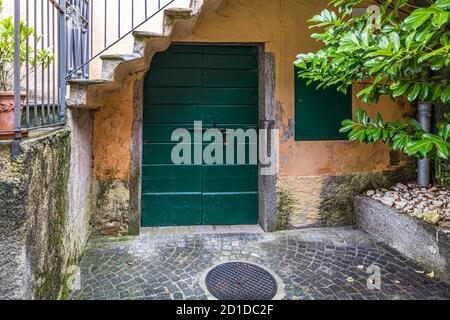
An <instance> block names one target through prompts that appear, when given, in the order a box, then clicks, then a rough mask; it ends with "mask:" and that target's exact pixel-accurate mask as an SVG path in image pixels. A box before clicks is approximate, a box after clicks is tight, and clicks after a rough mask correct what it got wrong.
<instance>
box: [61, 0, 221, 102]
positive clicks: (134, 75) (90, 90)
mask: <svg viewBox="0 0 450 320" xmlns="http://www.w3.org/2000/svg"><path fill="white" fill-rule="evenodd" d="M222 1H223V0H193V1H192V2H191V6H190V8H170V9H166V10H164V19H163V24H164V25H163V28H162V30H163V32H162V33H154V32H145V31H135V32H133V37H134V46H133V51H132V53H127V54H112V55H103V56H101V57H100V58H101V60H102V75H101V79H74V80H69V81H68V84H69V85H70V95H69V99H68V100H67V103H66V106H67V107H68V108H70V109H75V108H77V109H80V108H82V109H97V108H99V107H101V105H102V102H101V101H102V99H101V97H102V95H103V94H104V93H105V92H107V91H110V90H116V89H117V88H120V87H121V86H122V85H123V83H124V82H129V81H134V80H138V79H142V78H143V76H144V75H145V72H146V71H147V70H148V69H149V68H150V62H151V60H152V57H153V55H154V54H155V53H157V52H161V51H165V50H166V49H167V48H168V47H169V46H170V44H171V43H172V39H174V38H175V37H180V36H183V35H188V34H190V33H192V31H193V29H194V28H195V26H196V24H197V21H198V19H199V17H200V15H205V14H208V13H211V12H214V11H216V10H217V9H218V7H219V6H220V4H221V2H222Z"/></svg>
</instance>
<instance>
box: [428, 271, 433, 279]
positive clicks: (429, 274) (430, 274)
mask: <svg viewBox="0 0 450 320" xmlns="http://www.w3.org/2000/svg"><path fill="white" fill-rule="evenodd" d="M427 277H428V278H431V279H433V278H434V271H431V272H430V273H427Z"/></svg>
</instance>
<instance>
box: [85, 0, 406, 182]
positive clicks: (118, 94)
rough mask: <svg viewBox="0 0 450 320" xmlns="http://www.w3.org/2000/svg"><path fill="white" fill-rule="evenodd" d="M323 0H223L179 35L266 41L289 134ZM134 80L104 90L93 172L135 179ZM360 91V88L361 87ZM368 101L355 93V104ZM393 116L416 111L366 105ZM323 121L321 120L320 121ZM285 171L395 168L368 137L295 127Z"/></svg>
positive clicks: (285, 147)
mask: <svg viewBox="0 0 450 320" xmlns="http://www.w3.org/2000/svg"><path fill="white" fill-rule="evenodd" d="M326 3H327V1H323V0H264V1H262V0H224V2H223V4H222V6H221V8H220V9H219V10H218V11H217V13H215V14H212V15H210V16H207V17H205V18H201V19H200V20H199V22H198V24H197V27H196V28H195V30H194V32H193V33H192V34H191V35H189V36H183V37H180V38H178V39H174V40H175V41H180V42H205V43H214V42H218V43H226V42H236V43H250V42H254V43H265V48H266V51H268V52H273V53H274V55H275V59H276V71H275V72H276V94H275V106H276V110H277V111H276V112H277V113H278V115H277V117H278V118H281V119H282V123H281V125H280V129H281V132H280V134H281V135H282V136H283V135H285V133H286V130H288V129H289V128H287V124H288V121H289V120H290V119H294V74H293V61H294V60H295V57H296V55H297V54H298V53H306V52H309V51H314V50H317V49H318V48H319V47H318V45H319V44H318V43H316V41H315V40H313V39H311V38H310V34H311V33H312V31H311V30H309V29H308V25H307V22H306V21H307V20H308V19H310V18H311V17H312V16H313V15H314V14H317V13H319V12H320V11H321V10H322V9H323V8H324V7H325V5H326ZM133 92H134V91H133V83H132V82H130V83H129V84H127V85H125V86H124V87H122V88H120V89H119V90H117V91H115V92H111V93H110V94H109V95H108V96H107V97H106V95H105V97H104V100H105V101H104V103H103V104H102V105H103V107H101V108H100V109H98V110H97V112H96V115H95V126H94V158H95V160H94V177H95V178H96V179H101V180H105V179H124V180H125V179H128V178H129V175H130V152H131V149H130V140H131V124H132V106H133V101H132V96H133ZM354 93H355V92H354ZM359 107H367V106H363V105H362V104H361V103H360V102H359V101H357V99H356V98H354V102H353V109H354V110H356V109H357V108H359ZM367 108H368V110H369V113H370V114H371V115H374V114H375V115H376V113H377V112H380V113H381V114H382V115H383V116H384V117H385V118H386V119H387V120H393V119H397V118H399V117H400V116H402V115H403V114H405V113H407V112H408V111H409V108H408V107H401V106H399V105H397V104H396V103H394V102H392V101H390V100H389V99H388V98H383V99H382V100H381V101H380V103H379V104H378V105H374V106H369V107H367ZM319 125H320V124H319ZM280 152H281V154H280V168H279V173H280V175H283V176H318V175H334V174H343V173H349V172H367V171H378V170H385V169H389V160H390V159H389V149H388V148H387V147H386V146H384V145H381V144H376V145H370V146H367V145H361V144H359V143H350V142H348V141H317V142H295V141H294V137H293V136H292V135H291V136H290V137H289V138H288V139H287V140H286V141H284V142H282V143H281V145H280Z"/></svg>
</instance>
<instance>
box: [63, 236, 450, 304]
mask: <svg viewBox="0 0 450 320" xmlns="http://www.w3.org/2000/svg"><path fill="white" fill-rule="evenodd" d="M163 230H164V229H163ZM166 230H168V229H166ZM180 230H181V231H180ZM182 230H183V229H175V231H176V232H177V233H178V234H177V235H168V234H166V233H167V232H166V231H161V230H158V229H157V230H153V229H146V230H144V231H143V232H142V234H141V235H140V236H139V237H126V238H119V239H111V238H95V239H92V240H91V241H90V243H89V245H88V248H87V250H86V253H85V255H84V257H83V259H82V261H81V289H79V290H77V291H74V292H73V293H72V295H71V298H72V299H177V300H178V299H207V293H206V292H205V290H204V289H203V288H202V285H201V283H202V278H203V277H204V275H205V272H206V270H208V269H210V268H211V267H212V266H214V265H215V264H217V263H220V262H225V261H248V262H252V263H256V264H259V265H261V266H263V267H265V268H266V269H269V270H271V271H272V272H274V273H275V274H276V275H277V276H278V278H279V279H281V281H282V282H283V283H282V284H280V286H281V287H283V286H284V292H283V293H282V296H283V297H284V299H306V300H309V299H449V298H450V286H449V285H448V284H446V283H444V282H442V281H439V280H438V279H436V278H434V279H431V278H430V277H428V276H427V275H426V273H427V272H429V271H430V270H423V268H422V267H420V266H418V265H417V264H415V263H414V262H413V261H411V260H409V259H408V258H405V257H404V256H402V255H401V254H400V253H398V252H396V251H394V250H392V249H390V248H388V247H386V246H385V245H383V244H380V243H377V242H376V241H374V240H372V239H371V238H370V237H369V236H368V235H367V234H366V233H364V232H362V231H359V230H354V229H351V228H333V229H330V228H324V229H306V230H295V231H287V232H278V233H262V232H257V231H255V230H254V228H253V229H252V228H250V227H249V228H248V230H247V229H245V228H241V229H240V231H242V232H243V233H226V232H220V230H219V231H217V230H216V231H215V232H213V230H209V231H208V230H207V231H206V233H198V234H195V231H194V232H192V230H191V229H184V230H185V232H183V231H182ZM371 265H376V266H378V267H380V270H381V289H380V290H376V289H375V290H369V289H368V288H367V279H368V277H369V276H370V274H368V273H367V268H368V267H369V266H371ZM418 271H421V272H422V271H426V272H425V273H419V272H418Z"/></svg>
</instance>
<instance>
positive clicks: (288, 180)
mask: <svg viewBox="0 0 450 320" xmlns="http://www.w3.org/2000/svg"><path fill="white" fill-rule="evenodd" d="M414 175H415V170H414V167H413V166H412V165H410V166H399V167H395V168H393V169H392V170H386V171H374V172H358V173H357V172H354V173H346V174H341V175H329V176H326V175H325V176H305V177H300V176H297V177H295V176H280V177H279V178H278V181H277V203H278V211H279V212H278V217H279V218H278V219H279V223H278V225H279V226H280V227H281V228H282V229H283V228H288V229H292V228H306V227H324V226H330V227H331V226H333V227H334V226H344V225H351V224H354V223H355V215H354V210H353V199H354V197H355V196H357V195H359V194H360V193H361V192H363V191H366V190H369V189H376V188H385V187H388V186H391V185H392V184H394V183H396V182H406V181H410V180H412V179H414Z"/></svg>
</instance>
